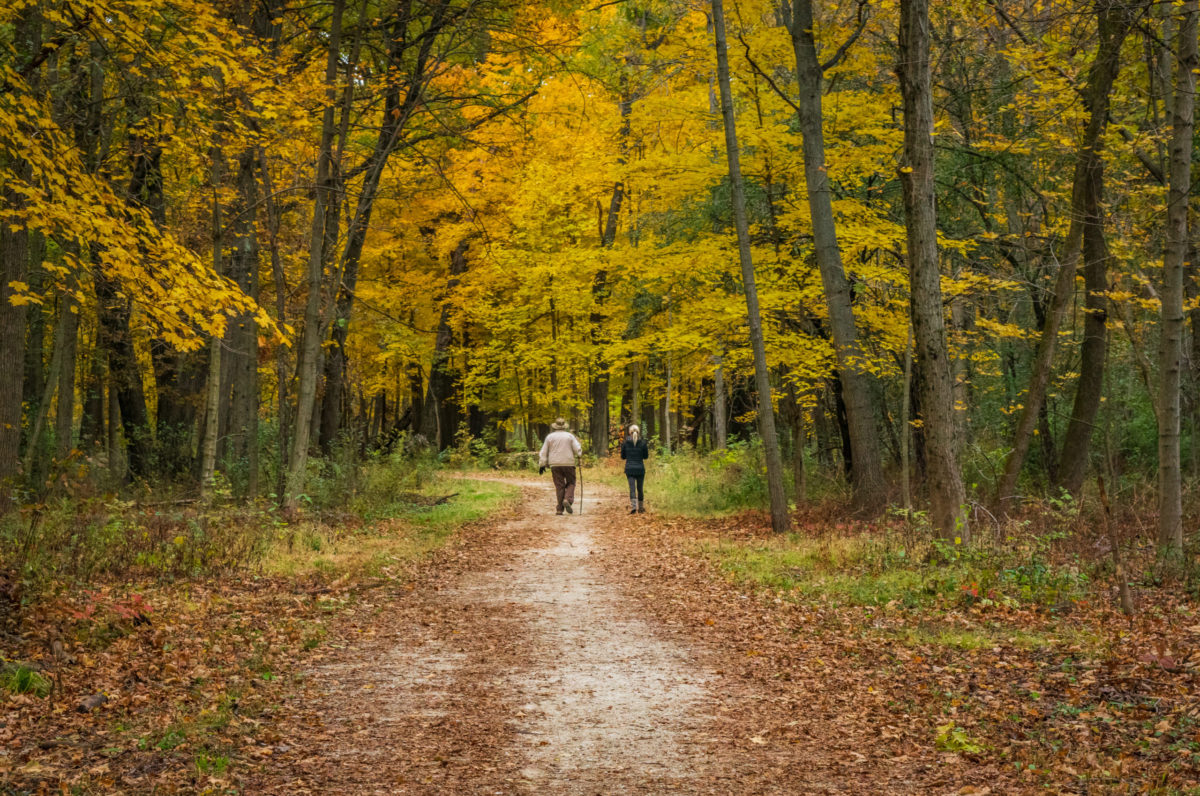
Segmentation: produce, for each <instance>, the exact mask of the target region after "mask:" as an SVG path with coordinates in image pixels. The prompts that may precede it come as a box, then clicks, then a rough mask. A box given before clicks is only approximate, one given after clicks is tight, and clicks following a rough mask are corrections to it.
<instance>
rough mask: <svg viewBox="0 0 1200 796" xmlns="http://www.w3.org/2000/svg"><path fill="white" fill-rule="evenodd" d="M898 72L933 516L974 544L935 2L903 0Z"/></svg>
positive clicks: (949, 534) (945, 532)
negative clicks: (945, 263) (954, 351)
mask: <svg viewBox="0 0 1200 796" xmlns="http://www.w3.org/2000/svg"><path fill="white" fill-rule="evenodd" d="M897 71H898V73H899V76H900V93H901V94H902V96H903V101H904V155H905V166H904V168H902V169H901V170H900V171H901V183H902V185H903V188H904V212H905V220H906V222H907V223H906V224H905V227H906V230H907V233H908V234H907V242H908V269H909V285H910V291H911V302H912V306H911V311H912V323H913V344H914V347H915V351H916V362H917V373H918V377H917V381H918V393H919V395H920V398H921V420H922V428H923V431H924V434H925V455H926V466H927V468H928V470H927V482H928V484H929V499H930V509H931V512H930V513H931V515H932V519H933V527H934V530H935V531H936V532H937V533H938V535H940V536H941V537H942V538H944V539H953V540H955V541H958V540H960V539H961V540H962V542H963V543H968V542H969V541H970V528H969V526H968V525H967V507H966V492H965V490H964V489H963V483H962V474H961V473H960V472H959V470H958V456H957V454H956V444H955V438H954V436H955V435H954V430H955V415H954V384H953V379H952V374H951V364H950V356H949V351H948V347H947V344H946V326H945V317H944V315H943V312H942V288H941V271H940V269H939V267H938V249H937V209H936V207H935V200H934V197H935V193H934V157H933V94H932V87H931V77H930V56H929V2H928V0H901V3H900V61H899V65H898V69H897Z"/></svg>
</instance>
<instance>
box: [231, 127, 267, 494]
mask: <svg viewBox="0 0 1200 796" xmlns="http://www.w3.org/2000/svg"><path fill="white" fill-rule="evenodd" d="M259 162H260V159H259V156H258V152H257V151H256V150H255V149H254V148H252V147H251V148H247V149H245V150H243V151H242V153H241V154H240V155H239V157H238V172H237V206H236V208H235V209H234V212H233V213H232V215H233V221H232V223H231V226H232V233H233V241H232V243H233V245H232V246H231V247H230V253H229V257H228V263H229V268H228V276H229V278H230V279H232V280H233V281H235V282H236V283H237V285H238V287H240V288H241V289H242V291H243V292H244V293H245V294H246V295H247V296H249V297H251V298H253V299H254V300H255V301H257V300H258V296H259V289H258V287H259V283H258V259H259V245H258V224H257V218H258V214H257V213H256V212H255V208H256V207H257V205H258V165H259ZM225 339H226V341H227V342H226V344H225V345H226V350H225V351H224V352H223V353H222V355H221V359H222V360H223V363H222V371H223V372H224V373H226V374H228V378H229V379H230V384H229V396H230V397H229V402H230V406H229V441H230V447H231V450H230V453H231V454H232V456H233V458H234V459H235V460H236V461H238V462H240V463H243V464H244V466H245V480H244V481H239V483H238V484H237V486H238V487H239V492H240V493H241V494H243V495H244V496H250V497H253V496H254V495H255V494H257V492H258V323H257V322H256V321H255V319H254V314H253V313H250V312H247V313H244V314H242V315H239V316H237V317H235V318H231V319H230V321H229V329H228V330H227V331H226V333H225ZM224 360H227V363H226V362H224ZM221 394H222V397H224V395H225V394H226V391H225V387H224V385H222V388H221Z"/></svg>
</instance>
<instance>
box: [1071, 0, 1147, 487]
mask: <svg viewBox="0 0 1200 796" xmlns="http://www.w3.org/2000/svg"><path fill="white" fill-rule="evenodd" d="M1137 9H1138V4H1133V5H1130V4H1128V3H1126V2H1110V1H1106V2H1103V3H1102V4H1100V5H1099V6H1098V8H1097V9H1096V10H1097V18H1098V22H1099V34H1100V42H1099V45H1098V47H1099V50H1098V52H1111V53H1112V54H1113V55H1112V58H1113V65H1112V69H1113V79H1114V80H1115V79H1116V74H1117V70H1118V69H1119V63H1118V62H1117V60H1116V59H1117V58H1118V56H1119V53H1120V50H1121V44H1122V42H1123V41H1124V40H1125V37H1126V35H1127V34H1128V31H1129V29H1130V26H1131V24H1132V23H1133V21H1134V18H1135V17H1134V15H1135V14H1136V13H1137ZM1081 209H1082V211H1083V215H1082V218H1081V223H1082V225H1083V243H1082V255H1083V282H1084V322H1083V327H1084V328H1083V342H1082V343H1081V345H1080V351H1079V353H1080V362H1079V379H1078V380H1077V381H1076V386H1075V400H1074V404H1073V406H1072V409H1071V421H1070V423H1069V424H1068V425H1067V432H1066V434H1065V435H1064V436H1063V443H1062V454H1061V455H1060V456H1059V460H1058V482H1059V485H1060V486H1061V487H1062V488H1063V489H1066V490H1067V491H1068V492H1070V493H1072V494H1075V495H1077V494H1078V493H1079V490H1080V488H1081V487H1082V486H1083V480H1084V478H1085V476H1086V475H1087V465H1088V460H1089V458H1090V456H1091V440H1092V429H1093V428H1094V427H1095V425H1096V413H1097V412H1098V411H1099V410H1100V399H1101V396H1102V395H1103V393H1104V360H1105V359H1106V357H1107V356H1108V351H1107V349H1108V342H1107V341H1108V304H1109V302H1108V289H1109V285H1108V266H1109V259H1110V255H1109V250H1108V241H1107V239H1106V237H1105V232H1104V227H1105V223H1104V217H1105V207H1104V161H1103V160H1102V159H1097V160H1095V161H1094V163H1093V164H1092V167H1091V168H1089V169H1088V173H1087V186H1086V190H1085V191H1084V197H1083V206H1082V208H1081Z"/></svg>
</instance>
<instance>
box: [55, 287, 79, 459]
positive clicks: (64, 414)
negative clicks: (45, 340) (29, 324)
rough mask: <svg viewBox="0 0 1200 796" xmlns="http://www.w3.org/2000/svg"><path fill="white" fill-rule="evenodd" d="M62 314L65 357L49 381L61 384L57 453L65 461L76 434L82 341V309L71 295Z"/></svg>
mask: <svg viewBox="0 0 1200 796" xmlns="http://www.w3.org/2000/svg"><path fill="white" fill-rule="evenodd" d="M59 312H61V313H63V314H64V317H63V319H62V321H61V322H62V324H63V355H62V361H61V362H60V363H59V368H58V372H57V373H51V374H50V377H51V378H52V379H56V380H57V381H58V403H57V405H56V407H55V418H54V446H55V447H54V452H55V456H56V457H57V458H58V459H59V460H60V461H62V460H63V459H66V458H67V456H68V455H69V454H70V453H71V449H72V448H73V447H74V444H75V440H74V431H75V360H76V351H77V349H78V341H79V308H78V306H77V305H76V303H75V298H74V296H73V295H71V294H69V293H68V294H65V295H64V296H63V299H62V302H61V305H60V309H59Z"/></svg>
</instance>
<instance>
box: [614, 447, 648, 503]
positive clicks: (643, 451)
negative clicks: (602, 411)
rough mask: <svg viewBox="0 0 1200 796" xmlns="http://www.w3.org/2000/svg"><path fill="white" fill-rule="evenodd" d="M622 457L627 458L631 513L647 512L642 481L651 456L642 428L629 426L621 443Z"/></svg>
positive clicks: (626, 467)
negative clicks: (647, 461) (647, 460)
mask: <svg viewBox="0 0 1200 796" xmlns="http://www.w3.org/2000/svg"><path fill="white" fill-rule="evenodd" d="M621 458H622V459H624V460H625V477H626V478H628V479H629V513H630V514H645V513H646V496H645V495H644V494H643V493H642V482H643V481H644V480H645V478H646V465H645V461H646V459H648V458H650V446H649V445H647V444H646V440H644V439H642V436H641V429H639V428H638V427H637V426H636V425H633V426H630V427H629V433H628V434H627V435H626V437H625V441H624V442H622V443H621Z"/></svg>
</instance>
